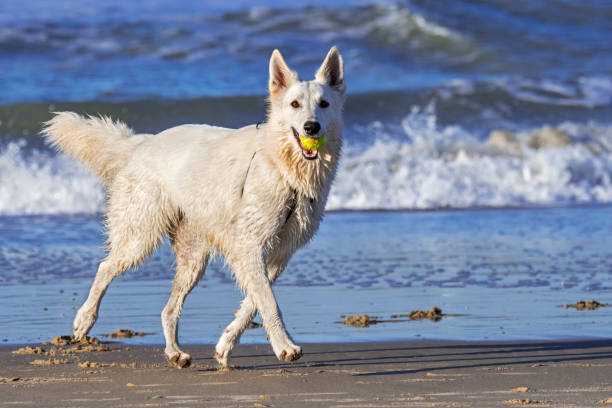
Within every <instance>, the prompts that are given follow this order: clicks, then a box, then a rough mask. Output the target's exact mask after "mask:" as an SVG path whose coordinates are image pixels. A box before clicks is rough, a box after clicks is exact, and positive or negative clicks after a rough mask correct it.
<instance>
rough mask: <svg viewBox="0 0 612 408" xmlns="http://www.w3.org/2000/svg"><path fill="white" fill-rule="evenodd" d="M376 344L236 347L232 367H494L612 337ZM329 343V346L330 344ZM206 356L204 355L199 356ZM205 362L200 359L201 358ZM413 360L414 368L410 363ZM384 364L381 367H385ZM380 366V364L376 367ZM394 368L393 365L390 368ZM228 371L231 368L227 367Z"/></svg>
mask: <svg viewBox="0 0 612 408" xmlns="http://www.w3.org/2000/svg"><path fill="white" fill-rule="evenodd" d="M379 346H380V347H376V348H363V347H359V346H357V347H353V346H351V345H339V347H338V348H337V349H334V346H333V345H331V346H328V347H325V348H326V350H317V348H320V347H317V346H314V347H312V348H313V350H312V351H310V352H309V351H308V347H305V350H306V353H305V355H304V357H302V359H301V360H299V361H296V362H293V363H289V364H287V363H281V362H278V363H276V362H273V360H272V359H273V358H274V357H273V356H271V355H270V354H269V353H258V354H249V355H244V354H240V353H237V355H236V357H235V360H234V362H235V363H236V364H237V366H234V367H233V370H253V371H261V370H296V369H306V370H307V369H316V370H322V369H323V370H324V369H326V368H327V369H329V368H334V369H349V370H353V371H354V372H353V373H352V375H354V376H379V375H397V374H416V373H422V372H435V371H438V372H440V371H444V370H457V369H469V368H482V369H486V368H491V367H494V368H497V369H500V368H501V369H503V368H504V367H512V366H526V365H527V366H534V365H540V364H542V365H546V364H559V363H572V362H575V361H581V362H584V361H596V360H599V359H610V358H612V339H609V340H608V339H604V340H576V341H573V340H568V341H550V342H519V343H516V342H514V343H513V342H509V343H496V344H478V343H476V344H453V343H449V344H444V343H443V344H436V343H434V344H430V345H418V346H415V347H405V343H403V344H402V345H401V346H396V345H394V344H389V345H388V347H386V345H384V344H379ZM330 349H331V350H330ZM242 359H244V360H247V361H249V362H253V360H256V361H257V360H260V359H261V360H262V361H261V364H259V363H255V364H248V365H241V364H240V360H242ZM202 360H207V359H202ZM202 362H204V361H202ZM410 366H414V367H415V368H410ZM383 367H384V369H383ZM377 368H380V369H381V370H377ZM394 368H396V369H394ZM216 370H218V369H216V368H214V369H213V368H206V369H204V368H202V369H201V370H199V371H216ZM229 371H232V369H230V370H229Z"/></svg>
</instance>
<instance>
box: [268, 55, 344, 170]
mask: <svg viewBox="0 0 612 408" xmlns="http://www.w3.org/2000/svg"><path fill="white" fill-rule="evenodd" d="M345 90H346V85H345V83H344V67H343V62H342V56H341V55H340V52H339V51H338V49H337V48H336V47H332V49H331V50H329V53H328V54H327V57H326V58H325V61H323V64H322V65H321V67H320V68H319V69H318V71H317V72H316V74H315V79H314V80H312V81H300V80H299V78H298V76H297V74H296V73H295V72H294V71H292V70H291V69H289V67H288V66H287V64H286V63H285V60H284V59H283V56H282V55H281V53H280V52H279V51H278V50H274V52H273V53H272V57H271V58H270V81H269V91H270V100H269V102H270V106H269V109H270V110H269V118H268V119H269V121H270V122H273V123H274V126H277V127H280V130H281V134H282V135H283V137H284V138H285V139H289V140H284V142H285V143H286V144H287V145H288V146H289V147H287V148H288V149H289V151H291V152H292V153H293V154H292V155H295V154H300V155H301V157H302V158H303V159H304V160H308V161H316V160H317V159H318V158H319V150H321V151H322V152H325V151H327V152H333V153H336V152H337V151H338V150H339V147H340V144H341V140H340V138H341V137H342V136H341V132H340V127H341V120H342V119H341V113H342V105H343V104H344V92H345ZM319 138H325V139H324V140H325V142H324V144H323V145H322V146H320V147H318V150H315V147H313V146H317V145H320V142H319V141H317V140H316V139H319ZM305 139H315V140H314V141H313V140H308V142H309V143H306V142H304V143H303V140H305ZM305 145H306V146H305Z"/></svg>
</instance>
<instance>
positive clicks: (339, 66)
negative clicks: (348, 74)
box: [315, 46, 346, 93]
mask: <svg viewBox="0 0 612 408" xmlns="http://www.w3.org/2000/svg"><path fill="white" fill-rule="evenodd" d="M315 78H316V80H317V81H319V82H323V83H326V84H328V85H329V86H331V87H333V88H336V89H337V90H338V91H340V92H341V93H344V91H345V90H346V85H345V83H344V62H343V61H342V55H340V51H338V48H336V46H333V47H332V48H331V50H329V52H328V53H327V57H325V61H323V64H321V68H319V70H318V71H317V73H316V75H315Z"/></svg>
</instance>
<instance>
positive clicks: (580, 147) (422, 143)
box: [0, 105, 612, 214]
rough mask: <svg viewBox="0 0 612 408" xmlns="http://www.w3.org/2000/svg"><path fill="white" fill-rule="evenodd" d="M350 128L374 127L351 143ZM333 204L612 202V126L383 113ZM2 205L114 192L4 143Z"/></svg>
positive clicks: (349, 150)
mask: <svg viewBox="0 0 612 408" xmlns="http://www.w3.org/2000/svg"><path fill="white" fill-rule="evenodd" d="M350 132H364V133H368V134H371V135H373V136H371V138H370V140H369V141H368V142H367V144H365V143H361V145H360V146H357V144H356V143H354V144H351V142H350V141H351V139H358V138H353V137H351V134H350ZM346 138H347V140H348V142H347V145H346V149H345V155H344V157H343V159H342V161H341V164H340V168H339V172H338V176H337V178H336V180H335V183H334V186H333V188H332V191H331V195H330V198H329V202H328V205H327V209H328V210H345V209H351V210H370V209H436V208H471V207H508V206H512V207H514V206H519V207H521V206H556V205H573V204H601V203H611V202H612V126H608V125H600V124H595V123H586V124H581V123H575V122H565V123H562V124H560V125H558V126H556V127H547V126H544V127H537V128H531V129H526V130H524V131H519V132H515V133H512V132H510V131H502V130H500V131H498V132H497V134H496V135H495V136H492V137H490V138H489V140H484V141H482V140H479V138H477V137H476V136H474V135H472V134H471V133H470V132H468V131H467V130H465V129H464V128H462V127H461V126H441V125H439V124H438V121H437V117H436V112H435V108H434V106H433V105H429V106H427V107H425V108H419V107H415V108H413V110H412V112H410V114H408V115H407V116H406V117H405V118H404V119H403V120H402V122H401V126H399V127H398V128H397V130H395V131H393V130H389V129H387V128H386V127H385V126H383V125H382V124H381V123H379V122H372V123H371V124H369V125H368V126H365V127H364V128H362V129H354V130H352V131H349V132H347V136H346ZM0 197H1V198H0V214H36V213H38V214H41V213H43V214H56V213H96V212H100V211H102V210H103V208H104V192H103V189H102V187H101V185H100V184H99V183H98V182H97V180H96V179H95V177H94V176H93V175H91V174H90V173H89V172H88V171H87V170H86V169H85V168H84V167H83V166H81V165H80V164H78V163H77V162H76V161H75V160H73V159H72V158H70V157H68V156H65V155H62V154H58V155H54V154H51V153H49V152H46V151H41V150H34V151H31V150H28V149H26V147H25V143H24V142H23V141H12V142H9V143H8V144H7V145H5V147H4V148H3V149H2V150H1V151H0Z"/></svg>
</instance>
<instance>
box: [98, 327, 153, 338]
mask: <svg viewBox="0 0 612 408" xmlns="http://www.w3.org/2000/svg"><path fill="white" fill-rule="evenodd" d="M147 334H151V333H145V332H136V331H134V330H130V329H117V330H115V331H114V332H112V333H110V334H109V335H108V337H112V338H113V339H130V338H132V337H136V336H140V337H142V336H146V335H147Z"/></svg>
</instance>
